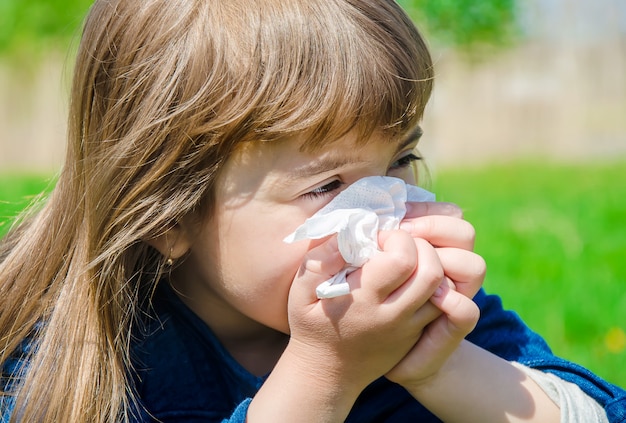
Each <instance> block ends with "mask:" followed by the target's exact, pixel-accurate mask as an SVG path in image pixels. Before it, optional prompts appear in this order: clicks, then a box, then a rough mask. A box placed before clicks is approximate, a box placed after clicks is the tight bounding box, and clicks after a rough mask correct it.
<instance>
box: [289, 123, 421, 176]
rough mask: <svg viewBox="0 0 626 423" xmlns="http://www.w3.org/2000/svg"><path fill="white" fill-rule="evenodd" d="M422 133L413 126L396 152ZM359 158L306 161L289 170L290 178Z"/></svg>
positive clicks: (324, 169) (417, 138)
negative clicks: (304, 163) (306, 162)
mask: <svg viewBox="0 0 626 423" xmlns="http://www.w3.org/2000/svg"><path fill="white" fill-rule="evenodd" d="M422 134H423V131H422V128H420V127H419V126H416V127H415V128H413V129H412V130H411V131H410V132H409V133H408V134H407V135H406V136H405V137H404V138H402V141H401V142H400V143H399V144H398V146H397V148H396V153H398V152H400V151H401V150H402V149H404V148H406V147H407V146H408V145H411V144H412V143H414V142H417V141H419V139H420V138H421V136H422ZM359 162H360V160H358V158H355V157H347V158H338V157H331V158H328V159H325V160H320V161H314V162H311V163H308V164H306V165H303V166H300V167H298V168H296V169H293V171H292V172H290V175H289V178H290V179H300V178H306V177H309V176H314V175H319V174H321V173H325V172H330V171H332V170H336V169H339V168H341V167H343V166H347V165H350V164H354V163H359Z"/></svg>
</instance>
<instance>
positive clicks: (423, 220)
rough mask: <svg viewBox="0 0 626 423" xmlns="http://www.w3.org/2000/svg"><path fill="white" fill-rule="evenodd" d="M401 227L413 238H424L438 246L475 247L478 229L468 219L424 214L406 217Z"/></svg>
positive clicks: (469, 248)
mask: <svg viewBox="0 0 626 423" xmlns="http://www.w3.org/2000/svg"><path fill="white" fill-rule="evenodd" d="M400 229H402V230H403V231H406V232H408V233H409V234H410V235H411V236H412V237H413V238H424V239H425V240H427V241H428V242H430V243H431V244H433V245H434V246H436V247H455V248H462V249H465V250H470V251H471V250H473V249H474V240H475V238H476V231H475V230H474V227H473V226H472V225H471V224H470V223H469V222H467V221H465V220H462V219H458V218H456V217H450V216H423V217H417V218H414V219H405V220H403V221H402V222H401V223H400Z"/></svg>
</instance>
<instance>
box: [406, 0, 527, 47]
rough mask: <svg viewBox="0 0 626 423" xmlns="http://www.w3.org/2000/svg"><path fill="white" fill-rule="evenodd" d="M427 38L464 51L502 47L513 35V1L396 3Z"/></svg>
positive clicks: (417, 1)
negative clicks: (423, 30) (405, 11)
mask: <svg viewBox="0 0 626 423" xmlns="http://www.w3.org/2000/svg"><path fill="white" fill-rule="evenodd" d="M398 3H399V4H400V5H401V6H402V7H404V8H405V10H407V12H408V13H409V14H410V15H411V17H412V18H413V19H414V21H415V22H416V23H417V25H418V26H419V27H420V28H424V29H425V32H426V33H427V34H428V36H429V38H431V37H432V38H434V40H436V41H437V42H439V43H442V44H444V45H446V46H451V47H456V48H459V49H460V50H464V51H474V50H476V49H477V48H484V47H493V46H504V45H507V44H508V43H510V42H511V41H512V40H513V39H514V36H515V34H516V21H515V7H516V6H515V0H481V1H475V0H398Z"/></svg>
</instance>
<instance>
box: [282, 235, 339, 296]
mask: <svg viewBox="0 0 626 423" xmlns="http://www.w3.org/2000/svg"><path fill="white" fill-rule="evenodd" d="M345 265H346V262H345V261H344V260H343V257H342V256H341V253H340V252H339V248H338V246H337V237H336V236H333V237H331V238H329V239H328V240H326V241H324V242H322V243H321V244H319V245H317V246H316V247H314V248H312V249H311V250H309V251H308V252H307V253H306V255H305V256H304V259H303V261H302V264H301V266H300V269H299V270H298V274H297V275H296V277H295V279H294V283H293V284H292V289H291V291H292V292H293V291H296V293H294V295H297V294H298V293H299V294H300V295H298V297H299V298H300V300H303V301H306V302H307V303H313V302H316V301H317V296H316V295H315V288H316V287H317V286H318V285H319V284H321V283H322V282H324V281H326V280H328V279H330V278H331V277H332V276H334V275H335V274H337V273H338V272H340V271H341V270H342V269H343V268H344V266H345Z"/></svg>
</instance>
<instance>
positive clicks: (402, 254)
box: [348, 230, 417, 302]
mask: <svg viewBox="0 0 626 423" xmlns="http://www.w3.org/2000/svg"><path fill="white" fill-rule="evenodd" d="M378 243H379V246H380V249H381V251H379V252H377V253H376V254H374V255H373V256H372V257H371V258H370V259H369V260H368V261H367V263H365V264H364V265H363V267H362V268H361V269H359V270H357V271H355V272H353V273H351V274H350V275H349V276H348V281H351V280H353V281H354V280H355V279H358V281H354V282H351V285H353V284H355V285H356V284H358V286H359V288H361V289H362V290H363V293H364V295H374V296H375V298H376V299H377V300H378V302H381V301H384V300H385V299H386V298H387V297H388V296H389V294H391V293H392V292H393V291H395V290H396V289H397V288H398V287H399V286H401V285H402V284H403V283H404V282H405V281H406V280H407V279H409V278H410V277H411V275H412V274H413V272H415V269H416V266H417V251H416V247H415V241H414V240H413V238H411V237H410V236H409V235H408V234H407V233H406V232H404V231H399V230H395V231H381V232H380V233H379V234H378ZM354 294H355V295H356V294H357V292H356V291H355V292H354Z"/></svg>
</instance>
